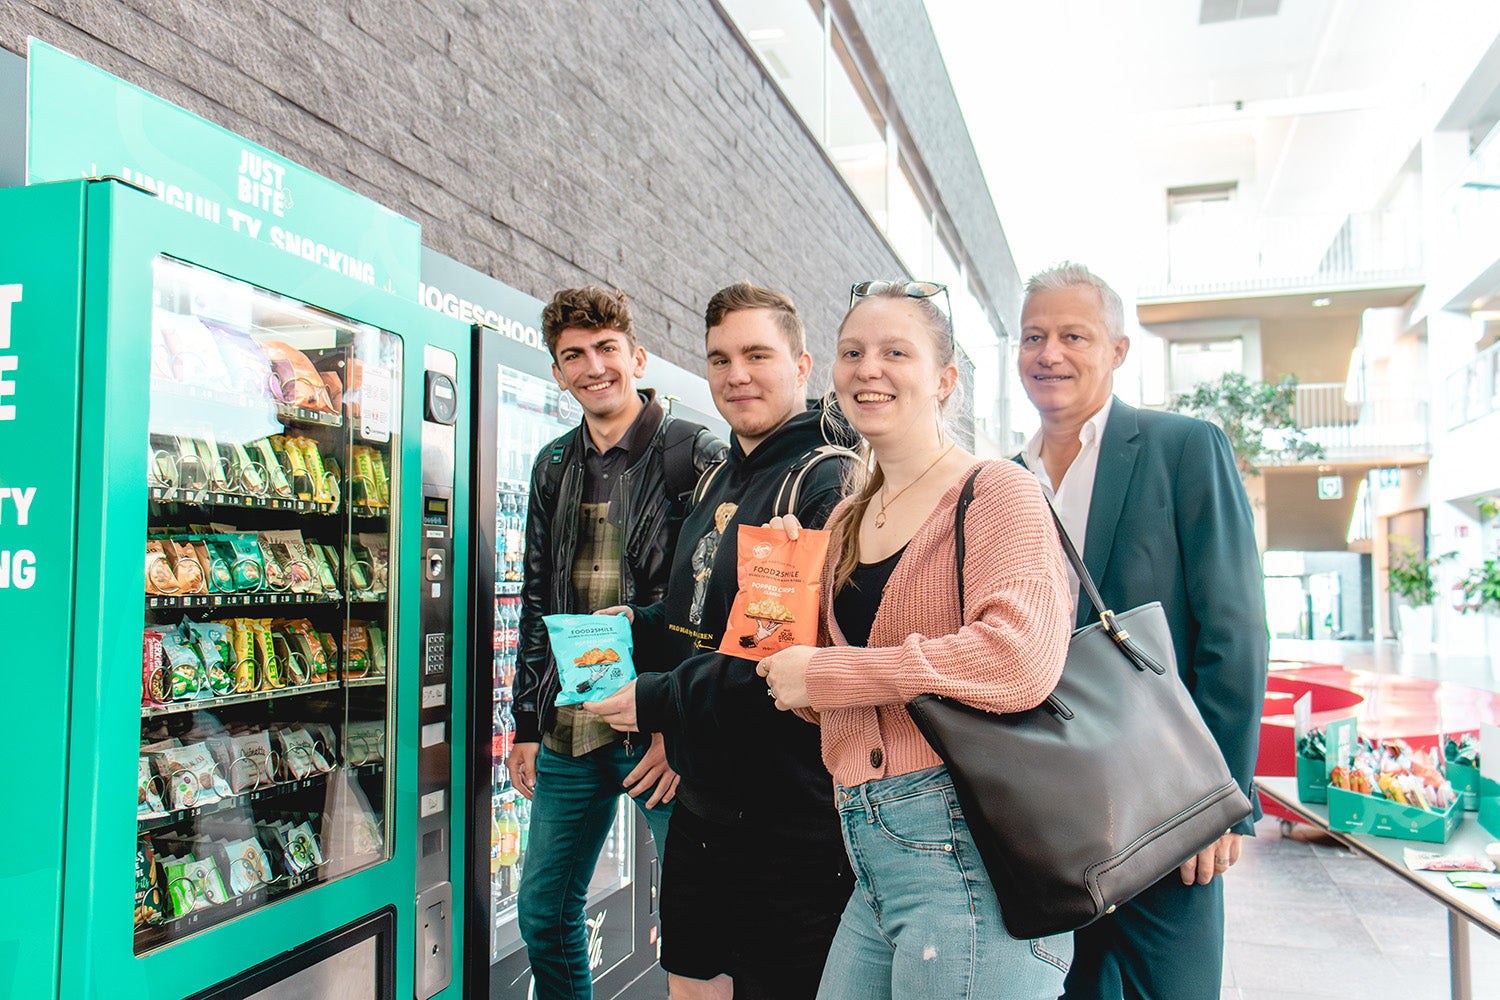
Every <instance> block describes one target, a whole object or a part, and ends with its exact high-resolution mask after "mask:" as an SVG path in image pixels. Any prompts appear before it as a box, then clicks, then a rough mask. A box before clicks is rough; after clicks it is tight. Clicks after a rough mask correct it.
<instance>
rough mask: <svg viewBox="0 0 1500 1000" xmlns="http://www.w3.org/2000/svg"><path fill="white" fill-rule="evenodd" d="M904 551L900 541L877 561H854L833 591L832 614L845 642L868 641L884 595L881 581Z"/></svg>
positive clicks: (886, 578)
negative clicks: (846, 577)
mask: <svg viewBox="0 0 1500 1000" xmlns="http://www.w3.org/2000/svg"><path fill="white" fill-rule="evenodd" d="M905 551H906V546H905V545H903V546H901V548H900V549H898V550H897V551H895V552H893V553H892V554H891V555H889V556H886V557H885V558H884V559H882V560H880V562H873V563H859V564H857V565H856V566H855V567H854V572H853V573H851V574H849V582H848V583H846V584H844V589H843V590H840V591H839V592H838V593H837V594H834V595H833V617H834V618H835V619H836V620H837V621H838V623H839V631H840V632H843V633H844V638H845V639H846V640H847V641H848V643H849V645H851V646H868V645H869V644H870V629H871V628H873V627H874V625H875V614H876V612H878V611H879V610H880V599H881V598H882V597H883V596H885V585H886V584H887V583H889V582H890V579H891V574H892V573H894V572H896V564H897V563H899V562H900V561H901V555H902V553H904V552H905Z"/></svg>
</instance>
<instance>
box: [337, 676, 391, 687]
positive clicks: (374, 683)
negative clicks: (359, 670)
mask: <svg viewBox="0 0 1500 1000" xmlns="http://www.w3.org/2000/svg"><path fill="white" fill-rule="evenodd" d="M387 680H388V678H387V677H386V675H385V674H371V675H369V676H368V677H350V678H349V679H348V680H346V681H344V686H345V687H352V688H366V687H380V686H381V685H383V684H384V683H385V682H386V681H387Z"/></svg>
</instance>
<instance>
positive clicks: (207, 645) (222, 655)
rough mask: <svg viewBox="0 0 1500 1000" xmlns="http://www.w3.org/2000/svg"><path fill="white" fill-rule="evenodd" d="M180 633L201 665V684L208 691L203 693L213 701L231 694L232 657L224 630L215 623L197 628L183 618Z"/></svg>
mask: <svg viewBox="0 0 1500 1000" xmlns="http://www.w3.org/2000/svg"><path fill="white" fill-rule="evenodd" d="M182 632H183V634H184V635H185V636H187V637H189V639H190V641H191V642H192V644H193V645H194V646H195V647H196V648H197V650H198V656H199V658H200V659H201V660H202V662H203V669H204V676H203V681H204V682H205V683H206V685H207V687H208V692H206V693H209V694H212V695H213V696H214V697H222V696H224V695H226V694H233V693H234V690H235V675H234V673H233V667H232V664H233V659H234V653H233V651H232V650H231V649H230V646H229V628H228V626H226V625H223V624H222V623H219V622H207V623H205V624H202V625H200V624H198V623H196V622H193V621H191V620H189V619H186V618H184V619H183V621H182Z"/></svg>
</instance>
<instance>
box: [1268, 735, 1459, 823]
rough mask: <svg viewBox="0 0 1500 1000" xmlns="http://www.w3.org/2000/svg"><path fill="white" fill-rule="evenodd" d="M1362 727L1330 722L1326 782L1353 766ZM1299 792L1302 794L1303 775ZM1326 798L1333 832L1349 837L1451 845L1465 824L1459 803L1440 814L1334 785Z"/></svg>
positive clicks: (1323, 764) (1325, 772)
mask: <svg viewBox="0 0 1500 1000" xmlns="http://www.w3.org/2000/svg"><path fill="white" fill-rule="evenodd" d="M1358 725H1359V723H1358V722H1357V721H1356V720H1355V719H1353V718H1348V719H1339V720H1338V721H1337V722H1330V723H1328V725H1327V726H1325V727H1324V730H1323V733H1324V737H1325V743H1326V744H1327V750H1326V751H1325V755H1326V759H1325V760H1323V761H1322V762H1321V763H1322V766H1323V770H1324V780H1325V781H1327V780H1328V778H1329V777H1330V776H1331V775H1332V774H1333V770H1334V768H1335V767H1337V766H1341V765H1342V766H1348V765H1350V764H1352V763H1353V761H1354V757H1355V753H1356V751H1357V749H1358V743H1359V729H1358ZM1308 763H1309V764H1317V763H1319V762H1318V761H1309V762H1308ZM1299 764H1300V761H1299ZM1298 791H1299V792H1300V791H1301V777H1300V773H1299V776H1298ZM1326 794H1327V796H1328V825H1329V827H1330V828H1331V829H1334V830H1339V831H1342V832H1345V833H1369V834H1374V835H1375V836H1377V837H1397V838H1400V839H1402V840H1423V841H1427V842H1428V843H1432V844H1443V843H1447V841H1448V838H1449V837H1451V836H1453V831H1454V830H1457V829H1458V824H1459V823H1461V822H1462V821H1463V807H1462V805H1461V804H1460V802H1459V801H1458V800H1455V801H1454V802H1453V804H1452V805H1450V806H1449V807H1448V808H1447V809H1446V810H1445V811H1443V812H1437V811H1435V810H1432V809H1425V808H1423V807H1422V806H1407V805H1402V804H1401V803H1399V802H1394V801H1392V800H1390V799H1387V798H1385V797H1384V796H1379V795H1365V794H1362V793H1360V792H1351V791H1349V790H1348V789H1347V788H1339V787H1337V786H1335V785H1333V784H1332V783H1331V782H1329V783H1328V784H1327V787H1326ZM1304 801H1307V800H1304Z"/></svg>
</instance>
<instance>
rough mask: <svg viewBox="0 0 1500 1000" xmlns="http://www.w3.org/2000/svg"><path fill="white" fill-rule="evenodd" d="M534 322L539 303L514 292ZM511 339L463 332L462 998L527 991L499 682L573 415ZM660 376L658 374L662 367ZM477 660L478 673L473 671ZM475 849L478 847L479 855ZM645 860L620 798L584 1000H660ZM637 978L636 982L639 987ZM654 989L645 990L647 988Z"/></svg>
mask: <svg viewBox="0 0 1500 1000" xmlns="http://www.w3.org/2000/svg"><path fill="white" fill-rule="evenodd" d="M514 298H515V299H516V300H517V302H516V305H515V306H514V307H513V308H515V309H516V310H517V311H521V310H525V313H524V314H525V315H529V316H532V317H533V318H532V320H531V321H532V322H533V323H536V322H537V320H539V317H540V312H541V303H540V302H537V301H536V300H534V299H529V297H526V296H521V295H520V294H519V293H516V294H515V295H514ZM531 339H532V341H533V344H532V346H528V344H527V343H526V339H525V338H521V339H511V338H508V337H506V336H504V335H502V334H501V333H500V332H499V331H498V330H495V329H492V328H490V327H485V326H476V327H475V328H474V347H473V366H474V369H473V370H474V382H473V385H472V388H471V396H472V400H473V414H474V429H473V438H474V442H475V446H474V464H473V472H472V475H473V481H472V497H471V503H472V509H473V513H472V515H471V519H472V523H473V531H472V534H471V548H470V552H471V555H470V559H471V561H472V564H473V567H474V571H473V584H472V586H473V594H472V599H471V607H472V609H473V611H472V614H473V616H474V621H475V626H474V629H473V642H472V648H471V652H470V660H471V663H472V665H473V666H472V676H471V678H470V682H471V685H472V686H471V688H470V698H471V705H472V710H471V721H470V726H471V728H472V730H473V732H474V741H473V755H472V757H471V759H470V761H469V769H470V782H469V788H470V793H471V800H470V802H469V842H470V844H471V845H472V846H471V856H470V867H469V885H468V892H469V900H468V902H469V915H468V921H467V949H466V950H467V953H468V954H467V959H466V962H465V965H466V977H467V982H468V983H469V985H470V988H471V989H472V990H473V995H474V996H475V997H484V996H488V997H493V998H497V1000H499V998H507V1000H508V998H516V1000H523V998H525V997H527V996H528V995H530V989H531V972H530V966H529V962H528V959H527V954H526V949H525V947H524V945H523V944H522V941H521V934H520V929H519V926H518V924H517V889H518V887H519V885H520V880H521V876H522V873H523V871H524V870H525V867H526V862H527V854H528V846H529V844H528V841H529V832H530V806H531V804H530V802H529V801H528V800H527V799H526V798H525V797H524V796H522V795H521V793H520V792H519V791H518V790H516V789H515V788H514V787H512V785H511V783H510V778H509V775H508V773H507V771H506V767H505V759H506V756H507V755H508V754H509V752H510V749H511V746H512V745H513V743H514V738H515V725H514V722H513V720H512V717H511V685H512V682H513V680H514V678H515V667H516V660H515V656H516V649H517V645H518V642H519V626H520V601H521V597H520V593H521V583H522V567H523V564H524V559H525V537H526V510H527V503H528V500H529V481H530V478H531V469H532V463H533V461H534V459H535V458H536V456H537V454H538V453H539V452H540V451H541V450H542V448H543V447H544V446H545V445H546V444H547V443H548V442H549V441H551V440H552V439H553V438H555V437H557V436H558V435H560V434H562V433H563V432H564V431H567V430H570V429H572V428H574V427H577V426H578V422H579V420H581V419H582V416H583V411H582V409H581V408H580V407H579V406H578V405H577V404H576V403H575V402H574V400H573V397H572V396H570V395H568V394H567V393H566V392H564V391H562V390H560V389H559V388H558V386H557V383H556V382H555V381H554V380H553V378H552V375H551V372H550V358H549V357H548V355H547V354H546V352H545V350H544V349H541V350H539V349H538V348H537V347H536V346H534V344H535V338H531ZM663 367H666V366H665V365H663ZM487 665H489V667H490V669H488V670H487V669H486V666H487ZM486 846H487V847H488V851H487V852H486V850H485V848H486ZM656 886H657V867H656V854H655V851H654V850H653V848H652V845H651V835H650V832H649V830H648V829H647V828H646V825H645V821H644V820H642V819H641V817H640V814H639V813H638V812H637V811H636V810H635V809H634V808H632V807H631V806H629V805H628V801H627V800H626V799H625V798H624V797H623V796H622V798H621V800H620V803H619V805H618V806H617V808H616V812H615V819H614V822H613V824H612V826H611V828H610V833H609V836H608V839H607V840H606V842H605V845H604V852H603V854H602V855H601V856H600V858H599V862H598V864H597V866H596V867H595V869H594V873H593V878H592V880H591V881H590V883H589V887H588V894H587V900H586V905H585V913H586V917H585V923H586V927H587V931H588V950H589V964H590V968H591V974H592V978H593V981H594V985H593V989H594V996H596V997H598V998H600V1000H605V998H609V997H618V996H630V995H633V994H634V992H635V991H636V990H648V992H646V993H643V994H641V995H643V996H645V995H655V996H660V995H662V993H664V992H665V990H664V985H662V986H658V985H656V984H652V985H651V986H649V987H648V980H650V979H651V977H650V976H648V973H649V972H650V971H651V970H652V967H653V966H654V965H655V963H656V955H657V948H656V941H657V927H656V916H655V913H656ZM643 977H644V978H643ZM650 989H654V990H655V993H654V994H652V993H650V992H649V990H650Z"/></svg>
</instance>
